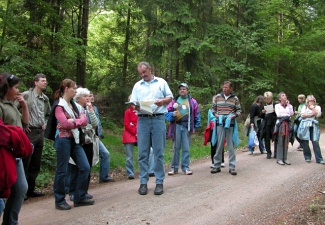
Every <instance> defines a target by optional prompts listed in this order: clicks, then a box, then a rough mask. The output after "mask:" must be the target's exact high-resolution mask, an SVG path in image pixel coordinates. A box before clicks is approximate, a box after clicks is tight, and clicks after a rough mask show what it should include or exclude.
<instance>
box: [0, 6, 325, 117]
mask: <svg viewBox="0 0 325 225" xmlns="http://www.w3.org/2000/svg"><path fill="white" fill-rule="evenodd" d="M324 22H325V2H324V1H316V0H272V1H266V0H214V1H212V0H205V1H202V0H178V1H171V0H159V1H158V0H152V1H144V0H137V1H134V0H124V1H118V0H111V1H102V0H97V1H89V0H66V1H60V0H51V1H48V0H4V1H1V2H0V71H2V72H4V71H7V72H11V73H14V74H16V75H18V76H20V77H21V78H22V80H23V82H24V84H25V85H26V86H28V84H30V82H31V80H32V77H33V76H34V75H35V74H36V73H39V72H42V73H44V74H46V75H47V78H48V81H49V90H48V92H49V93H51V92H53V91H54V90H56V89H57V88H58V86H59V83H60V82H61V80H63V79H64V78H71V79H74V80H76V81H77V83H78V84H79V85H82V86H85V87H87V88H89V89H90V90H91V91H93V92H94V93H95V94H99V95H101V96H103V97H104V99H105V101H106V103H107V104H109V105H111V106H113V105H114V108H112V109H114V110H113V111H114V112H115V113H116V116H118V115H121V113H122V112H123V110H124V107H122V105H123V103H124V101H126V100H127V96H128V95H129V94H130V93H131V90H132V87H133V85H134V83H135V82H136V81H137V80H139V79H140V76H139V75H138V74H137V70H136V66H137V64H138V62H140V61H148V62H149V63H150V64H152V65H153V66H154V72H155V75H157V76H160V77H162V78H164V79H166V80H167V81H168V83H169V85H170V86H171V88H172V89H173V90H174V92H176V91H177V84H178V83H179V82H187V83H188V84H189V86H190V91H191V93H192V95H193V96H195V98H196V99H197V100H198V102H199V103H200V104H202V105H209V104H210V103H211V99H212V96H213V95H214V94H216V93H217V92H219V91H220V87H221V84H222V82H223V81H225V80H230V81H232V82H233V83H234V91H235V93H236V94H237V95H238V96H239V99H240V100H241V103H242V105H243V108H247V107H248V106H249V105H250V104H251V103H252V101H253V99H254V98H255V97H256V96H257V95H261V94H263V93H264V92H265V91H272V92H273V93H279V92H280V91H284V92H286V93H287V95H288V96H289V99H290V100H291V101H292V103H293V104H297V99H296V96H297V95H298V94H301V93H303V94H306V95H307V94H313V95H315V97H316V99H317V100H318V102H319V103H320V104H323V99H322V98H323V96H324V94H325V93H324V92H325V91H324V89H322V88H321V87H322V86H324V84H325V79H324V77H325V76H324V75H325V74H324V73H325V72H324V71H325V64H324V63H323V62H324V61H325V30H324ZM116 106H120V107H116ZM120 117H122V116H120Z"/></svg>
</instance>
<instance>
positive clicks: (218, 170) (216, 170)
mask: <svg viewBox="0 0 325 225" xmlns="http://www.w3.org/2000/svg"><path fill="white" fill-rule="evenodd" d="M220 172H221V169H220V168H212V170H211V173H220Z"/></svg>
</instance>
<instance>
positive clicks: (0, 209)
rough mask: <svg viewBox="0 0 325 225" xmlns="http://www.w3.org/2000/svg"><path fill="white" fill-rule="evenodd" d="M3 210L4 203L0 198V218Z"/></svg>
mask: <svg viewBox="0 0 325 225" xmlns="http://www.w3.org/2000/svg"><path fill="white" fill-rule="evenodd" d="M4 208H5V202H4V201H3V199H2V198H0V217H1V215H2V212H3V210H4Z"/></svg>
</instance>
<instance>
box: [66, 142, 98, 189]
mask: <svg viewBox="0 0 325 225" xmlns="http://www.w3.org/2000/svg"><path fill="white" fill-rule="evenodd" d="M82 148H83V150H84V151H85V154H86V157H87V160H88V163H89V166H90V169H91V167H92V162H93V145H92V144H86V145H83V146H82ZM78 172H79V170H78V167H77V166H76V165H74V164H71V163H69V166H68V170H67V173H66V178H65V182H66V183H65V186H66V187H65V190H67V188H68V191H69V195H74V194H75V191H76V184H77V178H78ZM67 182H68V183H67ZM89 183H90V173H89V176H88V186H87V192H86V193H88V188H89ZM66 193H67V192H66Z"/></svg>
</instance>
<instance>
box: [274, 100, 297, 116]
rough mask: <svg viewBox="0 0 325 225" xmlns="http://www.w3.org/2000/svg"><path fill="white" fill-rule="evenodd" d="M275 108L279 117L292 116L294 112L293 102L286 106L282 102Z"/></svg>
mask: <svg viewBox="0 0 325 225" xmlns="http://www.w3.org/2000/svg"><path fill="white" fill-rule="evenodd" d="M274 110H275V113H276V116H277V117H284V116H292V115H293V113H294V112H293V107H292V105H291V104H287V105H286V106H283V105H282V104H281V103H279V104H276V105H275V106H274Z"/></svg>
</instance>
